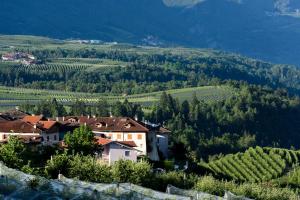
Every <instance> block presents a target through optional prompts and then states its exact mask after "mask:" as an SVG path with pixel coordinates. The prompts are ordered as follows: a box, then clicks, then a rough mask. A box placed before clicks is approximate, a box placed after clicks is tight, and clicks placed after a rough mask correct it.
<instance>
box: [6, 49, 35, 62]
mask: <svg viewBox="0 0 300 200" xmlns="http://www.w3.org/2000/svg"><path fill="white" fill-rule="evenodd" d="M1 58H2V60H3V61H15V62H21V63H22V64H24V65H31V64H35V63H36V57H35V56H33V55H31V54H28V53H23V52H14V53H6V54H4V55H2V57H1Z"/></svg>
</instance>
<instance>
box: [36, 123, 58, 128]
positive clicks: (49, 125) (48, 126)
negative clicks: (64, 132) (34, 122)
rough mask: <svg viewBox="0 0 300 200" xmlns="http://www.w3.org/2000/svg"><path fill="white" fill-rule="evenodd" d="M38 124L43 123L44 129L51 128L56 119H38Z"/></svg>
mask: <svg viewBox="0 0 300 200" xmlns="http://www.w3.org/2000/svg"><path fill="white" fill-rule="evenodd" d="M38 123H39V124H41V125H43V128H44V129H51V128H52V127H53V126H54V125H56V123H57V122H56V121H39V122H38Z"/></svg>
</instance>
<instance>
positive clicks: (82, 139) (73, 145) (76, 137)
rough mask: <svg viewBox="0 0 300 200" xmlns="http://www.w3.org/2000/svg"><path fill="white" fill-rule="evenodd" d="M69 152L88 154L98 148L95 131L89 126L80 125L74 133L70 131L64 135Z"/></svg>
mask: <svg viewBox="0 0 300 200" xmlns="http://www.w3.org/2000/svg"><path fill="white" fill-rule="evenodd" d="M64 142H65V144H66V145H67V148H68V150H69V152H72V153H82V154H84V155H88V154H91V153H94V152H95V151H97V150H100V149H99V148H98V145H97V144H96V143H95V139H94V133H93V132H92V130H91V128H89V127H88V126H85V125H83V126H80V127H79V128H77V129H75V130H74V131H73V133H70V132H68V133H67V134H66V135H65V137H64Z"/></svg>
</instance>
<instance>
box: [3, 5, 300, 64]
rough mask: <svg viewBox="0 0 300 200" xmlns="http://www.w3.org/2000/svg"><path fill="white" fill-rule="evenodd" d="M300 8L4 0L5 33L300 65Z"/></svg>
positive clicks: (292, 6) (289, 6)
mask: <svg viewBox="0 0 300 200" xmlns="http://www.w3.org/2000/svg"><path fill="white" fill-rule="evenodd" d="M16 5H17V6H16ZM297 8H300V5H299V2H298V1H296V0H291V1H284V0H276V1H274V0H265V1H261V0H243V1H238V0H235V1H233V0H231V1H229V0H206V1H201V0H187V1H177V0H164V1H162V0H126V1H118V0H109V1H108V0H100V1H99V0H90V1H89V3H86V2H85V1H82V0H72V3H70V0H60V1H58V0H56V1H53V0H44V1H39V0H32V1H22V0H3V1H2V2H1V7H0V19H1V24H2V26H1V27H0V33H2V34H26V35H28V34H31V35H42V36H49V37H53V38H60V39H66V38H80V39H98V40H103V41H118V42H130V43H135V44H151V45H185V46H192V47H201V48H215V49H221V50H226V51H231V52H236V53H240V54H243V55H246V56H250V57H254V58H258V59H263V60H266V61H272V62H275V63H290V64H296V65H299V64H300V62H299V59H298V55H297V53H295V52H298V51H299V48H300V43H299V41H300V39H299V31H300V29H299V28H300V18H299V13H297V11H296V9H297ZM52 13H55V17H53V16H52ZM108 16H109V17H108Z"/></svg>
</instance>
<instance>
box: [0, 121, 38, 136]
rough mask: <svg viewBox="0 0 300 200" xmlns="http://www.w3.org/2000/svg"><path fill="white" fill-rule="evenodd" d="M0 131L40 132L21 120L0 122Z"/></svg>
mask: <svg viewBox="0 0 300 200" xmlns="http://www.w3.org/2000/svg"><path fill="white" fill-rule="evenodd" d="M0 132H6V133H41V132H42V130H41V129H39V128H34V126H33V125H32V124H29V123H27V122H24V121H22V120H15V121H4V122H0Z"/></svg>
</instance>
